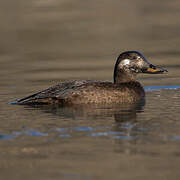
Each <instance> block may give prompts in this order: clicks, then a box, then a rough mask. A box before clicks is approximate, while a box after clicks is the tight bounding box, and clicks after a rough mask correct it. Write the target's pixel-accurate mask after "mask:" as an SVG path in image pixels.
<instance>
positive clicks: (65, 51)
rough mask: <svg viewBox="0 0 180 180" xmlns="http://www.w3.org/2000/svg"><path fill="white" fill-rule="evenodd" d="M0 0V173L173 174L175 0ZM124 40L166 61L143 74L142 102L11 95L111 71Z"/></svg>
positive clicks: (107, 76)
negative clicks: (27, 102) (41, 103)
mask: <svg viewBox="0 0 180 180" xmlns="http://www.w3.org/2000/svg"><path fill="white" fill-rule="evenodd" d="M0 5H1V6H0V10H1V11H0V14H1V16H0V19H1V21H0V26H1V29H0V36H1V42H0V85H1V92H0V97H1V98H0V109H1V111H0V119H1V121H0V127H1V128H0V147H1V148H0V159H1V161H0V170H1V175H0V177H1V178H2V179H7V180H8V179H12V178H13V179H17V180H19V179H27V180H28V179H39V180H41V179H43V180H45V179H47V180H49V179H62V180H81V179H82V180H94V179H107V180H109V179H113V180H116V179H118V180H119V179H123V180H124V179H138V180H139V179H142V180H144V179H152V178H153V179H157V180H159V179H171V180H173V179H174V180H176V179H178V177H179V176H180V172H179V166H180V150H179V149H180V122H179V112H180V102H179V98H180V88H179V86H180V83H179V80H180V71H179V67H180V61H179V59H180V52H179V45H180V38H179V37H180V31H179V23H180V22H179V19H180V18H179V16H180V14H179V13H180V9H179V7H180V6H179V2H178V1H176V0H174V1H171V2H170V1H164V3H163V4H162V2H160V1H159V2H158V1H154V2H153V1H152V2H145V1H141V0H135V1H133V2H132V1H129V0H128V1H126V2H125V1H113V2H110V1H107V0H98V1H96V2H95V1H94V2H93V1H81V0H78V1H76V2H75V1H71V0H70V1H63V0H61V1H56V0H52V1H48V0H46V1H42V0H36V1H34V0H32V1H29V2H28V1H27V2H25V1H21V0H15V1H13V2H12V1H9V0H7V1H4V2H1V3H0ZM5 17H6V18H5ZM124 50H139V51H141V52H142V53H143V54H144V55H145V56H146V57H147V59H148V60H149V61H150V62H151V63H153V64H155V65H163V66H164V67H166V68H167V69H168V71H169V74H168V75H142V76H139V78H138V79H139V81H140V82H141V83H142V84H143V86H145V90H146V102H145V103H143V102H141V103H139V104H133V105H128V106H111V107H74V108H65V107H64V108H55V107H48V106H45V107H38V108H33V107H27V106H17V105H12V104H11V102H13V99H16V98H21V97H24V96H26V95H29V94H31V93H34V92H36V91H39V90H42V89H44V88H47V87H49V86H51V85H54V84H56V83H59V82H62V81H65V80H70V79H97V80H109V81H111V80H112V72H113V66H114V63H115V60H116V57H117V56H118V55H119V53H120V52H122V51H124Z"/></svg>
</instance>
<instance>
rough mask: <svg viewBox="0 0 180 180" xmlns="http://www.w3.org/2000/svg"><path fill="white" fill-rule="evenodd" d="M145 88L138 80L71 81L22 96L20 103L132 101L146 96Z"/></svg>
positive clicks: (66, 103)
mask: <svg viewBox="0 0 180 180" xmlns="http://www.w3.org/2000/svg"><path fill="white" fill-rule="evenodd" d="M144 95H145V93H144V89H143V87H142V86H141V84H140V83H139V82H137V81H132V82H128V83H120V84H114V83H111V82H102V81H90V80H81V81H70V82H64V83H60V84H58V85H56V86H53V87H50V88H48V89H46V90H44V91H41V92H38V93H36V94H33V95H30V96H28V97H25V98H22V99H20V100H19V101H18V104H30V105H35V104H59V105H73V104H74V105H76V104H92V103H94V104H99V103H101V104H110V103H132V102H135V101H138V100H140V99H142V98H143V97H144Z"/></svg>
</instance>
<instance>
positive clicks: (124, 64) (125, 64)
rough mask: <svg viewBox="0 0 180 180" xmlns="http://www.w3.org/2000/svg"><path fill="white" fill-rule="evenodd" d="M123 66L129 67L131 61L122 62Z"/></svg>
mask: <svg viewBox="0 0 180 180" xmlns="http://www.w3.org/2000/svg"><path fill="white" fill-rule="evenodd" d="M121 64H122V65H123V66H127V65H129V64H130V60H129V59H124V60H123V61H122V62H121Z"/></svg>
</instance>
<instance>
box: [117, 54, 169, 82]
mask: <svg viewBox="0 0 180 180" xmlns="http://www.w3.org/2000/svg"><path fill="white" fill-rule="evenodd" d="M167 72H168V71H167V70H166V69H163V68H160V67H157V66H154V65H152V64H151V63H150V62H148V61H147V59H146V58H145V57H144V56H143V55H142V54H141V53H140V52H138V51H126V52H123V53H121V54H120V55H119V57H118V58H117V61H116V64H115V67H114V83H122V82H130V81H135V79H136V75H137V74H138V73H149V74H163V73H167Z"/></svg>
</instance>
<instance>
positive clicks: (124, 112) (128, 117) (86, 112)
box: [28, 99, 145, 122]
mask: <svg viewBox="0 0 180 180" xmlns="http://www.w3.org/2000/svg"><path fill="white" fill-rule="evenodd" d="M144 106H145V99H141V100H140V101H138V102H136V103H129V104H115V105H113V104H111V105H101V106H100V105H83V106H81V105H78V106H70V107H68V106H65V107H63V106H47V105H46V106H36V108H38V109H40V110H42V111H43V112H45V113H51V114H53V115H55V116H59V117H61V118H66V119H69V118H70V119H84V120H96V119H109V118H110V117H111V118H114V120H115V122H126V121H132V122H133V121H134V122H135V121H136V116H137V113H141V112H143V110H144ZM28 107H29V106H28ZM31 108H32V106H31Z"/></svg>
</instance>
